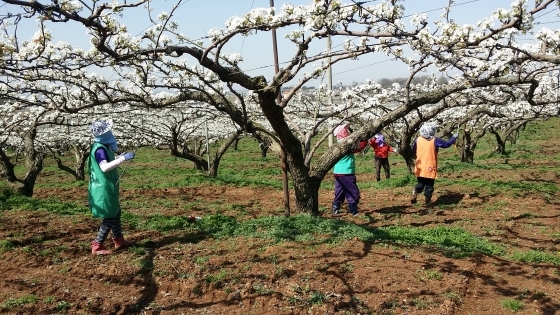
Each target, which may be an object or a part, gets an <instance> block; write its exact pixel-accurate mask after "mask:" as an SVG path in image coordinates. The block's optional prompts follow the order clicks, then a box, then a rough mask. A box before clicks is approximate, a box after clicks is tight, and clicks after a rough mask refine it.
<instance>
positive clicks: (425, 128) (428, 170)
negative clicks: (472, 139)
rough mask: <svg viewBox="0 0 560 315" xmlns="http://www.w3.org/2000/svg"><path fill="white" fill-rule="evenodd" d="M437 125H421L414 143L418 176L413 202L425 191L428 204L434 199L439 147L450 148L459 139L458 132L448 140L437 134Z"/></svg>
mask: <svg viewBox="0 0 560 315" xmlns="http://www.w3.org/2000/svg"><path fill="white" fill-rule="evenodd" d="M436 131H437V125H436V124H434V123H430V122H428V123H425V124H424V125H422V127H420V131H419V132H420V136H419V137H417V138H416V139H415V140H414V143H413V144H412V152H413V153H414V154H416V161H415V163H414V175H415V176H416V180H417V183H416V186H414V189H412V198H411V199H410V202H411V203H413V204H414V203H416V198H417V196H418V194H419V193H421V192H422V191H424V197H425V201H426V205H428V204H430V202H431V201H432V194H433V193H434V183H435V180H436V178H437V158H438V150H439V148H444V149H445V148H449V147H450V146H452V145H453V144H454V143H455V141H457V137H458V135H457V134H454V135H453V136H452V137H451V138H450V139H449V140H448V141H445V140H443V139H441V138H438V137H436V136H435V134H436Z"/></svg>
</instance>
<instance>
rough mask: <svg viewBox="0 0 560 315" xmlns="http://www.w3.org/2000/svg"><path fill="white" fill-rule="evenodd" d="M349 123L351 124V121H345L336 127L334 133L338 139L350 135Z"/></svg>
mask: <svg viewBox="0 0 560 315" xmlns="http://www.w3.org/2000/svg"><path fill="white" fill-rule="evenodd" d="M348 125H350V123H345V124H343V125H340V126H338V127H336V128H335V129H334V131H333V134H334V136H335V137H336V140H340V139H344V138H346V137H348V136H349V135H350V131H348Z"/></svg>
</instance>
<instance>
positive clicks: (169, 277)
mask: <svg viewBox="0 0 560 315" xmlns="http://www.w3.org/2000/svg"><path fill="white" fill-rule="evenodd" d="M545 150H550V153H552V152H553V151H552V150H553V148H552V147H550V148H548V149H547V148H545ZM508 163H525V164H527V165H530V164H531V163H532V162H531V161H530V160H519V161H508ZM534 172H538V174H537V176H536V175H535V173H534ZM446 176H449V177H453V176H457V177H468V178H472V179H483V180H487V181H497V180H500V179H503V178H507V179H508V180H516V179H517V180H520V181H522V180H535V181H537V182H541V183H542V182H553V183H554V184H556V185H558V184H559V182H560V179H559V178H558V175H557V174H556V173H555V172H554V171H546V170H544V171H543V170H540V171H539V170H536V168H532V167H528V168H525V169H516V170H515V171H507V172H506V171H504V172H488V171H484V170H482V171H479V172H478V171H477V172H470V173H469V174H453V173H452V174H448V175H446ZM326 180H329V179H326ZM358 180H359V182H365V181H371V180H373V177H372V176H371V174H359V175H358ZM358 184H359V183H358ZM125 187H126V184H123V187H122V188H123V190H122V196H121V200H122V201H129V202H137V203H142V202H150V201H153V200H162V199H164V200H166V202H168V203H169V204H171V205H175V207H171V209H176V210H170V207H169V204H167V205H166V206H165V207H164V206H163V205H162V206H161V209H158V206H157V204H156V203H154V206H153V208H152V209H151V211H153V212H154V213H156V212H158V211H162V212H163V211H165V213H166V214H173V213H174V211H176V212H175V213H176V214H177V215H184V214H185V210H184V208H183V207H182V205H183V204H185V203H186V202H189V201H193V200H197V201H200V202H204V201H208V202H213V201H215V200H216V199H222V200H224V201H225V202H227V203H228V204H231V205H240V206H243V208H244V209H245V211H246V216H247V218H250V217H259V216H263V215H275V216H279V215H283V213H282V208H283V201H282V192H281V191H277V190H268V189H253V188H236V187H226V186H219V187H218V186H216V187H213V186H205V187H197V188H179V189H139V190H130V189H129V190H127V189H125ZM86 189H87V188H83V187H80V188H73V189H56V188H52V189H47V188H42V189H37V190H36V192H35V198H48V197H56V198H60V199H61V200H67V201H74V202H78V203H85V200H86V199H87V198H86ZM410 190H411V187H403V188H398V189H391V190H388V189H377V188H367V189H366V188H364V189H362V190H361V191H362V201H361V205H360V211H361V215H360V216H358V217H351V216H349V215H347V214H344V215H343V216H341V217H340V218H333V220H345V221H348V222H353V223H355V224H358V225H363V226H368V227H382V226H390V225H400V226H416V227H433V226H450V227H460V228H463V229H465V230H468V231H471V232H472V233H474V234H476V235H479V236H483V237H486V238H488V239H489V240H492V241H495V242H499V243H500V244H504V245H506V246H508V248H509V249H511V250H514V249H518V250H520V251H529V250H543V251H546V252H553V253H556V252H558V251H559V250H560V246H559V240H560V237H558V235H560V234H559V233H560V225H559V223H560V220H559V217H558V213H559V209H560V208H559V200H560V199H559V198H558V197H559V196H558V195H550V194H544V193H543V194H526V195H525V196H523V197H519V196H515V195H513V194H503V193H479V192H476V191H467V189H466V188H465V187H461V186H459V185H458V186H456V187H454V186H447V187H445V186H443V185H438V182H437V181H436V194H435V196H434V203H433V205H432V206H431V207H425V206H423V205H422V204H421V203H420V204H417V205H412V204H411V203H410V200H409V197H410V196H409V192H410ZM331 198H332V195H331V192H330V191H325V192H322V193H321V196H320V202H321V204H322V205H324V206H325V207H329V205H330V202H331ZM419 201H420V202H421V201H422V198H420V200H419ZM291 204H292V205H293V200H292V201H291ZM123 208H124V211H130V212H132V213H138V214H141V213H139V211H141V210H137V209H130V208H126V207H123ZM233 208H234V207H233ZM142 211H146V210H142ZM231 211H235V209H232V210H231ZM190 212H191V213H192V214H193V215H196V216H204V215H206V214H207V213H204V212H202V211H201V210H200V209H196V208H193V209H191V210H190ZM224 214H225V215H228V213H227V212H225V213H224ZM235 215H236V216H238V215H239V214H238V213H236V214H235ZM325 216H328V217H330V214H328V215H327V214H325ZM123 224H124V231H125V233H126V236H127V238H129V239H131V240H135V241H139V242H141V244H143V246H141V247H135V248H131V249H127V250H124V251H120V252H117V253H115V254H114V255H111V256H96V257H94V256H92V255H90V242H91V241H92V239H93V238H94V237H95V233H96V230H97V228H98V225H99V221H98V220H97V219H94V218H91V217H89V216H84V217H83V219H79V218H76V217H75V216H71V217H65V216H55V215H52V214H50V213H49V212H46V211H44V212H43V211H39V212H38V211H25V210H19V211H12V212H10V213H9V214H4V215H3V216H2V221H1V223H0V240H2V239H7V238H10V239H11V240H17V242H18V244H17V245H18V248H17V249H16V250H7V251H3V252H1V253H0V271H1V275H2V276H1V278H0V279H1V280H0V281H1V282H0V283H1V287H0V303H2V304H1V305H2V307H1V308H0V313H2V314H56V313H67V314H442V315H443V314H446V315H451V314H465V315H467V314H493V315H499V314H511V313H512V312H513V307H511V306H508V305H509V304H508V302H509V303H514V304H515V303H518V304H516V305H519V304H520V303H522V308H521V309H520V310H518V311H517V313H519V314H547V315H552V314H560V271H559V266H554V265H553V264H547V263H540V264H533V263H522V262H517V261H512V260H508V259H506V258H504V257H491V256H485V255H474V256H471V257H466V258H459V259H454V258H449V257H447V256H446V255H444V253H441V252H438V251H437V250H434V249H431V248H424V247H410V246H405V245H399V244H389V243H383V242H373V243H366V242H362V241H359V240H358V239H357V238H356V239H354V240H350V241H347V242H344V243H335V244H325V243H322V242H313V241H309V242H280V243H273V242H271V241H270V240H264V239H247V238H244V237H243V238H241V237H240V238H234V239H227V240H216V239H208V238H199V237H197V235H192V234H189V233H185V232H184V231H175V232H169V233H161V232H149V231H143V230H133V229H129V228H128V227H127V225H126V221H125V222H123ZM38 240H40V241H38ZM106 245H108V246H109V245H110V244H109V241H108V242H107V243H106ZM26 296H36V297H37V300H36V301H35V302H34V303H20V304H18V305H15V304H17V303H16V302H17V301H21V300H22V298H24V297H26ZM10 301H11V302H12V303H11V304H10V303H9V302H10Z"/></svg>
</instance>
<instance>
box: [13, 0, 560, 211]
mask: <svg viewBox="0 0 560 315" xmlns="http://www.w3.org/2000/svg"><path fill="white" fill-rule="evenodd" d="M3 1H4V2H5V3H6V8H7V9H8V11H12V13H11V16H13V17H14V18H15V17H20V18H21V17H34V18H37V17H39V18H40V22H39V27H40V28H48V26H49V25H50V23H51V22H57V23H67V24H68V25H69V27H78V26H80V27H83V28H84V29H85V30H87V32H88V34H89V36H90V42H91V44H92V47H91V49H90V50H88V51H93V50H95V51H96V54H99V55H102V56H104V57H105V59H103V60H104V63H100V64H99V65H98V67H119V68H122V69H123V71H121V72H124V73H125V74H126V76H128V77H127V79H128V80H129V81H130V82H135V84H136V87H137V88H138V89H139V90H140V91H139V93H146V91H154V90H156V89H168V90H169V91H174V93H175V94H174V96H173V97H172V98H171V99H167V100H162V101H161V102H160V104H159V106H160V107H163V106H164V105H165V104H170V103H176V102H178V101H188V100H197V101H203V102H205V103H207V104H211V105H212V106H214V107H215V108H216V109H217V110H218V111H220V112H222V113H223V114H225V115H228V116H229V118H230V119H231V120H232V121H233V122H235V123H236V124H237V125H238V126H240V127H241V129H243V130H244V131H245V132H248V133H257V132H261V133H262V134H263V135H267V136H269V137H270V138H271V139H274V140H275V141H277V143H278V144H279V147H280V148H281V149H282V150H283V151H284V152H285V155H286V157H287V163H288V170H289V172H290V175H291V180H292V182H293V187H294V192H295V200H296V208H297V210H299V211H305V212H311V213H314V214H317V213H318V211H319V204H318V190H319V185H320V183H321V181H322V180H323V179H324V177H325V176H326V174H327V173H328V172H329V170H330V169H331V168H332V167H333V165H334V164H335V163H336V161H338V160H339V159H340V158H341V157H342V156H343V155H345V154H346V153H348V152H349V151H350V150H351V149H352V148H353V146H354V144H355V142H356V140H358V139H367V138H370V137H372V136H373V135H374V134H375V133H377V132H378V131H380V130H381V129H383V128H384V127H385V126H388V125H390V124H392V123H394V122H396V121H398V120H399V119H402V118H403V117H405V116H407V115H408V114H410V113H411V112H414V111H417V110H420V109H421V108H422V107H423V106H427V105H430V104H432V105H433V104H438V103H439V102H441V101H443V100H444V99H449V98H453V97H454V95H456V94H458V93H461V92H463V91H467V90H470V89H479V88H485V87H490V86H501V85H520V84H532V85H533V87H532V89H534V88H535V87H534V85H538V80H537V76H538V74H540V73H544V72H547V71H553V70H554V69H555V68H554V64H555V62H556V64H557V59H558V57H557V56H556V57H553V56H554V52H555V51H554V49H556V48H548V47H551V46H548V43H554V40H555V36H556V37H557V34H551V33H550V32H547V31H546V30H541V31H540V32H539V33H538V34H537V35H535V40H536V41H537V44H536V45H519V44H517V43H516V42H515V38H516V36H518V35H526V34H527V33H528V32H529V31H534V28H535V26H534V23H533V22H534V19H535V15H536V14H538V13H539V12H543V10H547V9H549V8H550V7H552V6H554V5H556V2H555V1H553V0H543V1H537V2H535V5H534V7H530V6H529V2H528V1H527V0H518V1H515V2H513V3H512V5H511V7H510V8H509V9H500V10H497V11H495V12H489V17H488V18H487V19H483V20H482V21H479V22H478V23H477V24H473V25H459V24H457V23H455V22H453V21H452V20H451V19H450V18H449V16H450V12H452V9H453V8H451V7H449V8H447V10H446V11H445V13H446V14H445V15H444V16H443V17H441V18H440V19H439V20H435V21H430V22H433V23H428V22H429V21H428V18H427V16H425V15H422V14H408V13H409V12H406V6H405V4H400V3H399V2H398V1H396V0H392V1H388V0H385V1H380V2H378V3H374V4H371V5H368V3H362V2H349V3H342V1H340V0H319V1H318V0H314V1H310V4H308V5H299V6H296V5H292V4H285V5H283V6H282V8H281V9H280V10H273V9H253V10H251V11H250V12H248V13H247V14H245V15H243V16H239V17H233V18H231V19H229V20H228V21H227V23H226V27H225V28H223V29H213V30H211V31H210V32H209V34H208V37H207V38H206V39H202V40H194V39H189V38H186V37H185V36H184V35H182V34H181V33H180V25H179V23H178V22H175V21H174V20H173V19H174V18H175V16H174V12H175V10H176V9H177V8H178V7H179V5H180V4H181V3H182V2H183V1H182V0H179V1H177V3H176V5H175V6H173V7H172V8H171V11H170V13H161V14H159V15H158V19H157V20H155V19H149V18H148V16H151V15H147V18H146V20H147V21H148V20H149V21H152V22H153V26H152V27H150V28H149V29H147V30H146V31H145V32H144V33H142V34H140V35H135V34H131V33H129V32H128V28H127V27H126V25H124V24H123V22H122V19H121V17H122V16H125V15H127V14H131V13H129V12H132V11H131V9H133V8H138V7H141V6H143V5H145V7H146V8H148V9H149V8H150V6H149V5H150V4H151V3H153V1H149V0H140V1H135V2H134V1H133V2H131V3H127V2H126V1H124V2H119V1H116V0H115V1H113V2H112V3H110V4H102V3H99V2H93V3H92V4H91V5H86V4H84V3H83V2H81V1H69V0H57V1H54V0H53V1H47V0H44V1H39V0H33V1H24V0H3ZM20 8H24V13H21V12H20V11H18V10H19V9H20ZM135 13H137V11H135ZM407 16H408V18H407ZM137 18H138V17H137ZM405 21H408V22H410V25H412V26H410V27H407V26H406V23H405ZM429 25H435V27H433V28H431V27H430V26H429ZM278 29H284V30H288V35H287V36H286V40H287V43H283V45H293V47H294V48H295V52H294V53H293V55H292V56H291V58H290V59H289V62H287V63H285V64H283V65H282V67H281V68H279V71H278V72H277V73H276V74H275V75H272V76H270V77H268V78H266V77H265V76H262V75H257V76H251V75H249V73H248V72H247V71H244V70H243V69H242V68H243V67H242V63H243V57H242V56H241V55H240V54H239V53H238V52H237V51H235V50H233V51H232V50H231V49H232V48H231V45H229V44H230V42H231V41H232V39H233V38H236V37H242V36H252V35H255V34H256V33H257V32H271V31H273V30H278ZM329 36H330V37H331V38H339V37H340V38H345V40H344V45H343V46H342V49H341V50H337V51H330V52H325V51H324V50H323V49H320V48H318V47H324V41H322V39H325V38H327V37H329ZM15 41H16V40H15V37H12V38H7V39H6V41H5V42H4V43H3V47H4V49H2V53H3V54H4V57H6V56H8V57H9V56H11V54H14V53H15V52H17V47H18V45H17V43H16V42H15ZM39 42H40V40H39ZM543 44H547V45H546V47H545V49H544V51H542V50H543V49H542V47H543ZM36 47H38V48H37V49H38V50H40V49H41V47H42V45H40V44H38V45H36ZM82 50H83V51H85V49H82ZM77 51H78V50H76V49H75V50H74V53H75V54H77V55H80V54H83V53H78V52H77ZM317 51H319V52H317ZM407 51H411V52H412V54H408V53H406V52H407ZM37 54H40V52H37ZM367 54H378V55H386V56H391V57H393V58H395V59H396V60H399V61H401V62H402V63H403V64H404V65H406V66H408V67H409V69H410V76H409V80H408V81H407V82H406V83H405V84H404V85H403V86H402V87H400V88H398V87H394V88H393V89H392V90H391V91H387V93H386V94H388V95H392V96H393V97H392V98H391V100H390V101H391V102H395V103H396V104H398V106H396V107H394V108H393V109H392V110H390V111H388V112H387V113H386V114H384V115H382V116H380V117H379V118H378V119H373V120H370V121H368V122H367V123H366V124H364V125H363V126H362V127H361V128H360V129H359V130H357V131H355V132H354V133H353V134H352V135H351V136H350V137H349V138H348V139H346V140H345V141H342V142H340V143H338V144H337V145H334V146H332V147H331V148H329V149H328V150H327V152H325V153H324V154H323V155H321V156H320V157H318V158H316V159H313V160H311V158H310V154H312V153H313V152H314V151H313V150H310V149H309V148H310V147H309V146H306V145H304V146H302V139H301V136H302V133H301V132H298V131H297V128H294V125H298V123H292V122H295V120H294V119H293V117H291V115H290V112H292V113H295V112H297V110H296V111H291V106H292V104H293V102H291V101H292V99H293V98H294V96H295V95H297V93H298V91H299V90H300V89H301V88H302V87H303V86H304V85H305V84H306V83H309V82H310V80H312V79H314V78H317V77H318V76H320V75H322V74H323V73H324V72H325V71H326V70H327V69H328V68H329V67H331V66H332V65H334V64H337V63H339V62H341V61H343V60H355V59H358V58H359V57H360V56H364V55H367ZM531 56H532V57H537V58H530V57H531ZM549 56H552V57H549ZM533 60H541V61H543V62H542V63H540V64H536V63H534V62H533ZM107 63H108V64H109V65H107ZM529 64H531V66H536V67H537V68H536V69H533V72H530V73H529V72H528V71H527V69H529ZM432 69H433V70H432ZM434 70H435V71H438V72H440V73H451V72H456V73H458V74H457V75H455V80H452V81H451V82H450V83H448V84H444V85H434V86H433V87H431V88H430V89H417V88H416V87H415V85H414V84H413V81H414V80H413V79H414V77H416V76H419V75H421V74H422V73H423V72H424V71H434ZM527 74H529V75H527ZM288 84H289V85H290V86H292V87H291V89H289V90H288V91H286V93H284V95H283V96H282V97H279V93H280V91H281V89H282V87H283V86H284V85H288ZM239 88H242V89H246V90H249V91H250V92H251V93H252V94H253V95H254V96H255V97H254V98H255V100H256V104H257V105H258V111H259V116H261V117H264V118H265V119H266V122H267V124H266V126H269V128H266V129H265V128H263V125H257V124H256V122H255V121H253V117H251V116H250V115H249V113H248V111H247V107H246V103H245V102H242V101H241V100H242V99H243V97H242V96H241V95H239V93H238V92H237V89H239ZM145 89H148V90H145ZM150 89H151V90H150ZM226 91H229V92H230V93H231V94H233V95H235V98H236V101H232V100H229V99H226V98H225V97H224V96H225V95H226ZM396 93H398V95H397V94H396ZM380 94H385V93H380ZM119 95H120V94H119ZM136 95H138V94H136ZM140 95H143V94H140ZM128 96H129V97H132V98H135V99H138V96H136V97H135V96H134V95H131V94H129V95H128ZM385 96H386V95H383V97H385ZM108 97H109V96H108ZM110 97H112V95H110ZM530 98H532V95H530ZM387 100H388V101H389V99H387ZM142 102H144V101H142ZM528 102H529V103H531V99H529V100H528ZM144 103H145V102H144ZM116 104H118V103H116ZM363 104H364V103H361V104H360V105H363ZM348 105H349V104H337V105H334V106H333V108H332V109H331V112H330V113H326V114H325V115H324V117H326V118H331V117H332V118H334V119H335V120H336V119H338V120H341V119H345V118H347V116H348V115H352V116H353V117H358V114H357V112H356V111H354V112H353V113H349V112H348V111H347V110H346V109H345V108H346V107H348ZM340 106H342V107H343V108H341V107H340ZM368 106H369V107H370V108H371V106H375V105H373V104H368ZM379 106H386V104H385V103H380V105H379ZM352 107H354V106H352ZM355 107H357V106H355ZM319 121H322V123H324V124H327V123H328V122H329V121H330V120H329V119H319ZM327 128H332V126H328V127H327ZM309 130H313V129H309ZM312 134H313V132H311V133H307V135H306V133H303V136H304V137H307V136H308V135H312ZM303 141H304V142H305V140H304V139H303Z"/></svg>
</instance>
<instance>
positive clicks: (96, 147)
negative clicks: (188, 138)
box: [88, 121, 134, 255]
mask: <svg viewBox="0 0 560 315" xmlns="http://www.w3.org/2000/svg"><path fill="white" fill-rule="evenodd" d="M111 128H112V122H110V121H109V122H106V121H96V122H94V123H93V124H92V125H91V134H92V135H93V137H94V140H93V144H92V146H91V151H90V156H89V178H90V180H89V187H88V199H89V206H90V208H91V212H92V214H93V216H94V217H97V218H101V219H103V220H102V221H101V226H100V227H99V230H98V231H97V237H96V238H95V240H94V241H92V242H91V254H92V255H110V254H112V251H110V250H108V249H107V248H105V245H104V244H103V243H104V242H105V239H106V238H107V236H108V235H109V233H110V232H112V233H113V243H114V244H115V250H119V249H123V248H126V247H129V246H131V245H133V244H134V242H130V241H127V240H125V239H124V236H123V233H122V230H121V206H120V204H119V173H118V171H117V166H119V165H120V164H122V163H124V162H125V161H129V160H131V159H133V158H134V153H132V152H127V153H123V154H121V155H119V156H116V157H115V153H114V152H116V151H117V150H118V147H117V140H115V137H114V136H113V132H112V131H111Z"/></svg>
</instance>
